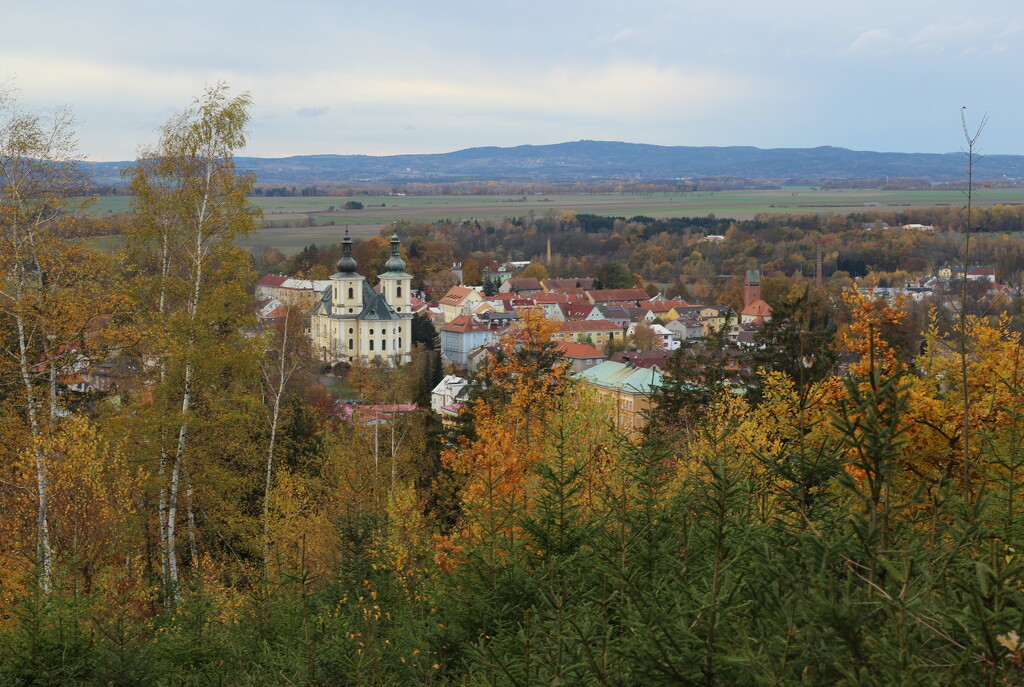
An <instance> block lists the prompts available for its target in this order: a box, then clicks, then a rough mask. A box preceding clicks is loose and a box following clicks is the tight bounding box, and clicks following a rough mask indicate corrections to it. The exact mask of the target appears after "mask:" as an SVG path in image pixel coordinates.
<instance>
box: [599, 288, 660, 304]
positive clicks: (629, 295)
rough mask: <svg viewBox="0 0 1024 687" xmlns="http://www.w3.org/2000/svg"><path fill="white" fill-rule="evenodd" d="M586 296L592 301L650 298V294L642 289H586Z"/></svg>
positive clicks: (643, 299)
mask: <svg viewBox="0 0 1024 687" xmlns="http://www.w3.org/2000/svg"><path fill="white" fill-rule="evenodd" d="M587 296H588V297H589V298H590V300H591V302H593V303H611V302H613V301H646V300H650V296H648V295H647V292H646V291H644V290H643V289H592V290H590V291H587Z"/></svg>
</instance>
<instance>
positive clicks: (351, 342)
mask: <svg viewBox="0 0 1024 687" xmlns="http://www.w3.org/2000/svg"><path fill="white" fill-rule="evenodd" d="M355 347H356V344H355V341H354V340H353V339H349V340H348V350H350V351H351V350H352V349H353V348H355Z"/></svg>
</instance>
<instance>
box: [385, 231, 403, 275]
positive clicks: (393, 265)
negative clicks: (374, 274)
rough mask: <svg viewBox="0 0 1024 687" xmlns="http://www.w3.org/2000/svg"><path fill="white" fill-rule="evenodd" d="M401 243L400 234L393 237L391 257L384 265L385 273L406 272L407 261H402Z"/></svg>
mask: <svg viewBox="0 0 1024 687" xmlns="http://www.w3.org/2000/svg"><path fill="white" fill-rule="evenodd" d="M401 245H402V244H401V242H400V241H399V240H398V234H392V235H391V257H390V258H388V261H387V262H386V263H384V271H385V272H405V260H402V254H401V250H400V247H401Z"/></svg>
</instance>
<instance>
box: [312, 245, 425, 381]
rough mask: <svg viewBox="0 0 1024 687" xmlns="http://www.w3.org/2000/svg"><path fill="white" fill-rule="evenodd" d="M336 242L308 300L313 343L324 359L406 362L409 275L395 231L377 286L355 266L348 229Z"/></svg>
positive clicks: (409, 336)
mask: <svg viewBox="0 0 1024 687" xmlns="http://www.w3.org/2000/svg"><path fill="white" fill-rule="evenodd" d="M341 247H342V258H341V260H339V261H338V271H337V272H336V273H335V274H332V275H331V285H330V287H328V288H326V289H324V291H323V295H322V296H321V297H320V299H319V300H318V301H317V302H316V305H314V306H313V312H312V315H311V318H310V332H311V334H312V337H313V347H314V349H315V350H316V352H317V353H318V354H319V356H320V358H321V360H323V361H325V362H329V363H342V362H344V363H354V362H370V361H372V360H375V359H380V360H382V361H385V362H388V363H391V364H392V365H401V364H403V363H408V362H410V361H411V359H412V358H411V352H412V317H413V314H412V304H411V296H412V294H411V293H410V289H411V286H412V275H410V274H407V273H406V271H405V261H404V260H402V257H401V242H400V241H399V240H398V235H397V234H396V235H392V237H391V257H390V258H388V261H387V262H386V263H385V264H384V272H383V273H382V274H381V275H380V277H379V282H378V289H377V290H374V289H373V288H372V287H371V286H370V284H369V283H368V282H367V280H366V277H364V276H363V275H361V274H359V273H357V272H356V269H357V268H358V265H357V264H356V261H355V259H354V258H353V257H352V238H351V237H350V236H349V235H348V231H346V232H345V238H344V239H342V242H341Z"/></svg>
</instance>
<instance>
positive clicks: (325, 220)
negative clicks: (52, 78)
mask: <svg viewBox="0 0 1024 687" xmlns="http://www.w3.org/2000/svg"><path fill="white" fill-rule="evenodd" d="M356 199H357V200H358V201H359V202H360V203H362V204H363V205H364V208H363V209H362V210H345V209H343V207H344V204H345V202H346V201H349V200H353V198H340V197H328V196H322V197H305V198H303V197H300V198H276V197H275V198H253V199H252V201H253V204H254V205H255V206H256V207H258V208H260V209H261V210H262V211H263V215H264V217H263V219H264V226H263V229H262V230H261V231H260V233H259V234H258V235H256V236H252V237H249V238H248V239H246V240H245V241H243V245H247V246H256V245H261V246H274V247H277V248H280V249H281V250H284V251H285V252H293V251H296V250H298V249H299V248H301V247H302V246H305V245H308V244H310V243H321V244H322V243H333V242H334V241H336V240H337V237H338V232H339V227H341V226H344V225H348V226H349V228H350V230H351V232H352V234H353V235H354V236H355V237H356V238H359V237H365V236H370V235H373V234H377V233H378V232H379V231H380V230H381V229H382V228H383V227H385V226H386V225H388V224H391V223H392V222H395V221H398V220H408V221H411V222H434V221H438V220H445V219H447V220H453V221H456V220H463V219H477V220H486V219H495V218H499V217H508V216H523V215H530V214H531V213H532V214H534V215H536V216H543V215H544V214H545V213H548V212H558V211H561V210H573V211H575V212H577V213H591V214H597V215H609V216H621V217H633V216H636V215H646V216H649V217H693V216H705V215H708V214H714V215H716V216H719V217H735V218H737V219H745V218H750V217H752V216H753V215H754V214H756V213H766V212H767V213H773V212H785V213H795V212H835V213H839V214H843V215H845V214H849V213H851V212H858V211H867V210H872V209H874V210H885V211H899V210H904V209H911V208H921V207H935V206H958V205H961V204H963V203H964V195H963V193H962V192H961V191H957V190H948V189H943V190H905V191H904V190H894V191H881V190H878V189H839V190H818V189H814V188H807V187H789V188H782V189H774V190H758V191H700V192H692V193H655V194H633V193H617V194H594V195H582V194H579V195H568V194H567V195H558V194H548V195H532V196H521V197H509V196H475V195H474V196H470V195H466V196H457V195H452V196H358V197H356ZM975 203H976V204H977V205H979V206H992V205H998V204H1013V205H1019V204H1021V203H1024V188H981V189H978V190H977V191H976V193H975ZM128 205H129V199H128V198H127V197H124V196H113V197H110V196H108V197H101V198H97V199H96V202H95V204H94V205H93V206H92V211H93V212H94V213H96V214H99V215H103V214H106V213H109V212H118V211H124V210H127V209H128ZM304 225H305V226H304Z"/></svg>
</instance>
